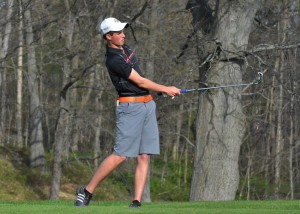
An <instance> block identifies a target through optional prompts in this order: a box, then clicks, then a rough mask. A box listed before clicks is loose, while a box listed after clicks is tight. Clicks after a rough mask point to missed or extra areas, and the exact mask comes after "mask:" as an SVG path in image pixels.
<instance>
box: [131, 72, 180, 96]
mask: <svg viewBox="0 0 300 214" xmlns="http://www.w3.org/2000/svg"><path fill="white" fill-rule="evenodd" d="M128 79H129V80H130V81H132V82H134V83H135V84H137V85H138V86H139V87H141V88H145V89H148V90H151V91H156V92H161V93H164V94H167V95H169V96H171V97H174V96H176V95H179V94H180V89H178V88H176V87H174V86H165V85H161V84H157V83H155V82H153V81H151V80H149V79H147V78H144V77H142V76H140V75H139V74H138V73H137V72H136V71H135V70H134V69H132V70H131V73H130V75H129V77H128Z"/></svg>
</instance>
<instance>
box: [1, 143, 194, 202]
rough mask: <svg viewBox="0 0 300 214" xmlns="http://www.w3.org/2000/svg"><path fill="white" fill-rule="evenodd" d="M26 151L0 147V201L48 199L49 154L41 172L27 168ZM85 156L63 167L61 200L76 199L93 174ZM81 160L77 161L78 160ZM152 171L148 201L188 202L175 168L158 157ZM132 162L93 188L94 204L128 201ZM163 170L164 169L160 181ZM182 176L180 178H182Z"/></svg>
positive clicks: (130, 189)
mask: <svg viewBox="0 0 300 214" xmlns="http://www.w3.org/2000/svg"><path fill="white" fill-rule="evenodd" d="M27 157H28V154H27V153H26V151H23V150H20V151H16V149H15V148H14V149H10V148H8V147H1V148H0V184H1V191H0V201H24V200H26V201H28V200H44V199H48V198H49V192H50V184H51V161H49V160H50V159H51V158H50V157H51V156H50V155H48V157H47V160H48V167H47V168H48V170H47V172H45V173H41V172H39V171H36V170H32V169H30V168H29V167H28V158H27ZM88 157H90V156H89V155H88V154H87V155H86V158H87V159H86V160H85V159H84V157H80V158H78V157H76V158H70V160H69V161H67V162H66V163H64V164H63V167H62V170H63V172H62V178H61V192H60V198H61V199H65V200H74V199H75V189H76V187H77V186H78V185H85V184H86V183H87V182H88V181H89V179H90V178H91V176H92V175H93V173H94V168H93V167H92V163H90V162H88V161H87V160H88ZM79 159H80V160H79ZM151 165H152V168H151V169H152V171H151V198H152V200H154V201H165V200H167V201H187V200H188V195H189V184H184V183H183V182H181V184H178V181H179V180H178V178H179V177H180V176H178V174H176V173H178V169H177V165H175V164H173V165H172V164H169V165H168V166H167V167H166V165H165V164H164V163H163V161H161V160H160V159H159V158H157V159H153V161H152V163H151ZM154 165H155V167H153V166H154ZM134 167H135V163H134V160H129V161H128V162H127V163H125V164H124V165H123V166H121V167H120V168H119V169H118V170H116V171H115V172H113V173H112V174H111V175H110V176H109V178H108V179H106V180H105V181H104V182H103V183H102V185H101V187H100V188H97V189H96V192H95V194H94V197H93V199H94V201H124V200H125V201H130V200H131V195H132V191H133V171H134ZM162 168H164V170H165V176H164V178H163V183H162V182H161V180H162V177H161V172H162ZM181 176H183V175H181Z"/></svg>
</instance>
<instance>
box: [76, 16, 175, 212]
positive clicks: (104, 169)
mask: <svg viewBox="0 0 300 214" xmlns="http://www.w3.org/2000/svg"><path fill="white" fill-rule="evenodd" d="M126 27H128V23H122V22H120V21H119V20H117V19H115V18H106V19H104V20H103V22H102V23H101V24H100V33H101V36H102V37H103V38H104V39H105V40H106V42H107V46H106V48H107V51H106V62H105V64H106V67H107V69H108V73H109V76H110V78H111V81H112V83H113V85H114V87H115V88H116V90H117V92H118V96H119V97H118V100H117V107H116V131H115V135H116V138H115V145H114V148H113V153H112V154H111V155H109V156H108V157H106V158H105V159H104V160H103V162H102V163H101V164H100V166H99V168H98V169H97V171H96V173H95V174H94V176H93V177H92V179H91V180H90V182H89V183H88V184H87V185H86V186H85V187H84V186H82V187H79V188H77V191H76V192H77V197H76V201H75V203H74V204H75V206H88V205H89V202H90V200H91V198H92V194H93V192H94V191H95V189H96V187H97V186H98V185H99V184H100V183H101V182H102V181H103V180H104V179H105V178H106V177H107V176H108V175H109V174H110V173H111V172H112V171H113V170H114V169H116V168H117V167H118V166H119V165H120V164H122V163H123V162H124V161H126V159H127V158H131V157H134V158H136V159H137V166H136V169H135V177H134V196H133V201H132V203H131V204H130V205H129V207H132V208H139V207H141V199H142V194H143V191H144V187H145V184H146V180H147V174H148V168H149V164H148V163H149V162H148V160H149V156H150V155H158V154H159V153H160V149H159V134H158V126H157V120H156V113H155V108H156V105H155V102H154V101H153V97H152V96H151V94H150V93H149V91H150V90H151V91H155V92H160V93H164V94H166V95H168V96H171V97H174V96H177V95H179V94H180V89H178V88H176V87H174V86H164V85H160V84H157V83H155V82H153V81H151V80H149V79H147V78H145V77H143V72H142V71H141V69H140V68H139V65H138V62H137V59H136V57H135V55H134V51H133V50H131V49H130V48H129V47H128V46H127V45H125V44H124V42H125V34H124V31H123V30H124V28H126Z"/></svg>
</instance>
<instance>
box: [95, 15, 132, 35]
mask: <svg viewBox="0 0 300 214" xmlns="http://www.w3.org/2000/svg"><path fill="white" fill-rule="evenodd" d="M128 26H129V24H128V23H126V22H124V23H122V22H120V21H119V20H118V19H116V18H106V19H104V20H103V21H102V22H101V24H100V34H101V35H102V36H103V35H105V34H107V33H108V32H110V31H120V30H123V29H124V28H126V27H128Z"/></svg>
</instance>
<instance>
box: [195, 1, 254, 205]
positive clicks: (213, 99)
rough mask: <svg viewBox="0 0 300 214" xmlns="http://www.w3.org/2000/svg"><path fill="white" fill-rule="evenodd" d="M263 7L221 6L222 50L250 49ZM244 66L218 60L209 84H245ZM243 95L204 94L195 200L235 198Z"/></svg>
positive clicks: (217, 32) (225, 92) (218, 31)
mask: <svg viewBox="0 0 300 214" xmlns="http://www.w3.org/2000/svg"><path fill="white" fill-rule="evenodd" d="M258 6H259V3H257V1H255V0H247V1H243V2H237V1H225V0H220V1H219V5H217V8H218V9H219V11H216V13H217V17H216V18H217V19H216V20H218V22H217V23H216V25H215V26H216V28H215V29H214V30H213V31H212V32H215V35H214V37H213V38H216V39H218V40H219V41H220V43H221V44H222V49H225V50H228V51H230V52H236V51H242V50H245V49H246V47H247V44H248V38H249V35H250V29H251V24H252V20H253V18H254V15H255V13H256V10H257V9H258ZM196 30H197V29H196ZM199 35H201V34H200V33H198V36H199ZM200 40H201V38H199V40H198V41H200ZM221 55H224V53H221ZM226 57H227V56H225V58H226ZM243 65H244V62H243V61H242V60H237V59H236V60H232V61H231V60H224V61H217V62H215V63H213V64H211V68H210V70H209V71H208V73H207V81H208V82H212V83H216V84H217V85H226V84H234V83H238V82H241V81H242V72H241V70H242V66H243ZM240 92H241V90H240V89H239V88H230V89H224V90H214V91H211V92H208V93H203V94H200V95H199V105H198V116H197V123H196V149H195V161H194V169H193V175H192V184H191V193H190V200H191V201H199V200H234V199H235V195H236V191H237V189H238V185H239V168H238V159H239V152H240V146H241V144H242V138H243V135H244V130H245V123H244V120H245V117H244V114H243V111H242V105H241V95H240Z"/></svg>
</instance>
